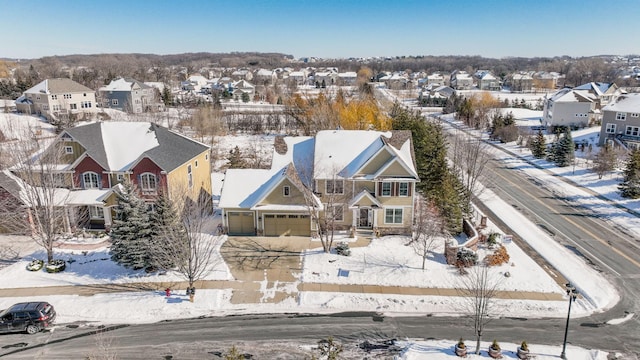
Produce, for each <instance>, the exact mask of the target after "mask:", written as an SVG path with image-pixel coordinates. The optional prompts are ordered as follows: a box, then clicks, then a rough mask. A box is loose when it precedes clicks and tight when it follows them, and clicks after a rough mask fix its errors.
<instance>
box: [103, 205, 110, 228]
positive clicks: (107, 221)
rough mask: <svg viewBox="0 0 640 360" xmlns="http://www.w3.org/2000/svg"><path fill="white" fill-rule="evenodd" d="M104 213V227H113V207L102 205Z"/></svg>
mask: <svg viewBox="0 0 640 360" xmlns="http://www.w3.org/2000/svg"><path fill="white" fill-rule="evenodd" d="M102 213H103V214H104V227H105V228H111V207H102Z"/></svg>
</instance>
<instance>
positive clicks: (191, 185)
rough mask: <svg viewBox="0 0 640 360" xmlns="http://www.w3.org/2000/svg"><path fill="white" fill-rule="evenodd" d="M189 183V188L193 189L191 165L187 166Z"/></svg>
mask: <svg viewBox="0 0 640 360" xmlns="http://www.w3.org/2000/svg"><path fill="white" fill-rule="evenodd" d="M187 181H188V182H189V188H192V187H193V173H191V165H187Z"/></svg>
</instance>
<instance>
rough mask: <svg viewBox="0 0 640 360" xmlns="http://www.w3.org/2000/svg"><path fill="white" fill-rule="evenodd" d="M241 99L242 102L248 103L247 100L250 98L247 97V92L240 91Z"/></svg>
mask: <svg viewBox="0 0 640 360" xmlns="http://www.w3.org/2000/svg"><path fill="white" fill-rule="evenodd" d="M241 99H242V102H244V103H248V102H249V100H250V99H249V94H247V93H246V92H243V93H242V96H241Z"/></svg>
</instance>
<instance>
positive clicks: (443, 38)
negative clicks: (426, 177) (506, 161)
mask: <svg viewBox="0 0 640 360" xmlns="http://www.w3.org/2000/svg"><path fill="white" fill-rule="evenodd" d="M639 15H640V1H638V0H615V1H614V0H468V1H467V0H464V1H463V0H458V1H456V0H435V1H434V0H368V1H366V0H313V1H312V0H282V1H276V0H273V1H267V0H255V1H244V0H224V1H220V0H208V1H207V0H191V1H181V0H175V1H168V0H110V1H103V0H29V1H18V0H0V34H2V40H1V41H0V57H10V58H37V57H42V56H50V55H67V54H98V53H134V52H135V53H154V54H176V53H183V52H232V51H240V52H245V51H257V52H280V53H285V54H291V55H294V56H295V57H297V58H298V57H306V56H317V57H367V56H397V55H480V56H484V57H496V58H501V57H509V56H525V57H534V56H556V55H570V56H587V55H600V54H617V55H628V54H637V53H640V42H639V39H640V25H639V23H638V18H639Z"/></svg>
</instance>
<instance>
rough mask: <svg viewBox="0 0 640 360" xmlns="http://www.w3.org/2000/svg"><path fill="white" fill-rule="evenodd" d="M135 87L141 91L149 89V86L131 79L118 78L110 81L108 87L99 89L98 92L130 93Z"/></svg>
mask: <svg viewBox="0 0 640 360" xmlns="http://www.w3.org/2000/svg"><path fill="white" fill-rule="evenodd" d="M136 85H137V86H139V87H140V88H141V89H151V86H149V85H147V84H145V83H143V82H140V81H138V80H135V79H132V78H119V79H115V80H111V82H110V83H109V85H106V86H103V87H101V88H100V91H131V90H133V88H134V86H136Z"/></svg>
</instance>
